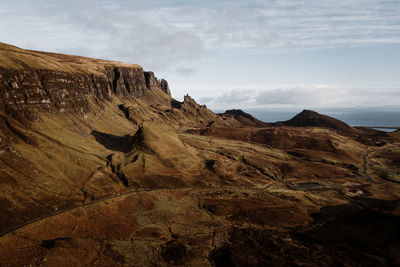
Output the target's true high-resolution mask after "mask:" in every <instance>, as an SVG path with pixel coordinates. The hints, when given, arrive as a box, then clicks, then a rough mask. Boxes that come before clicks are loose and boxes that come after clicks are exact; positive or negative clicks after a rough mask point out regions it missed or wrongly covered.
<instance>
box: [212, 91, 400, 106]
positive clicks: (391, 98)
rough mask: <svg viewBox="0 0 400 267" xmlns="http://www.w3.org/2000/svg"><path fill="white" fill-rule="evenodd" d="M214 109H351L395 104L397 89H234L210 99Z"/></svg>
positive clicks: (399, 96) (399, 94)
mask: <svg viewBox="0 0 400 267" xmlns="http://www.w3.org/2000/svg"><path fill="white" fill-rule="evenodd" d="M208 102H209V104H211V106H212V107H214V108H219V107H220V108H233V107H240V108H262V107H275V108H280V107H281V108H321V107H329V108H353V107H377V106H398V103H400V88H341V87H336V86H327V85H305V86H292V87H290V86H289V87H286V88H278V89H272V88H269V89H261V90H255V89H241V90H238V89H234V90H231V91H229V92H225V93H223V94H222V95H220V96H219V97H217V98H214V99H209V101H208Z"/></svg>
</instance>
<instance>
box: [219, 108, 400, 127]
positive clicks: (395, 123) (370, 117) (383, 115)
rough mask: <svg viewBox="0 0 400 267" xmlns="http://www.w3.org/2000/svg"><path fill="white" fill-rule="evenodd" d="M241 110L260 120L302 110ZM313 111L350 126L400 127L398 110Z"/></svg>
mask: <svg viewBox="0 0 400 267" xmlns="http://www.w3.org/2000/svg"><path fill="white" fill-rule="evenodd" d="M243 111H245V112H247V113H250V114H251V115H253V116H254V117H256V118H257V119H259V120H261V121H264V122H276V121H285V120H289V119H291V118H292V117H293V116H295V115H296V114H298V113H300V112H301V111H302V110H277V109H243ZM314 111H316V112H318V113H320V114H324V115H328V116H331V117H334V118H336V119H338V120H341V121H344V122H345V123H347V124H349V125H351V126H367V127H374V126H375V127H378V126H381V127H398V128H400V110H366V109H331V110H330V109H321V110H318V109H314ZM216 112H224V111H216ZM379 130H383V131H389V132H391V131H394V130H396V129H385V128H380V129H379Z"/></svg>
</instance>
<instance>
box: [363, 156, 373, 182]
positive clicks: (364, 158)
mask: <svg viewBox="0 0 400 267" xmlns="http://www.w3.org/2000/svg"><path fill="white" fill-rule="evenodd" d="M371 153H372V151H371V150H369V149H368V150H367V153H365V155H364V157H363V161H364V162H363V165H362V167H363V169H362V174H363V175H364V178H366V179H367V180H372V179H371V177H370V176H369V175H368V157H369V155H370V154H371Z"/></svg>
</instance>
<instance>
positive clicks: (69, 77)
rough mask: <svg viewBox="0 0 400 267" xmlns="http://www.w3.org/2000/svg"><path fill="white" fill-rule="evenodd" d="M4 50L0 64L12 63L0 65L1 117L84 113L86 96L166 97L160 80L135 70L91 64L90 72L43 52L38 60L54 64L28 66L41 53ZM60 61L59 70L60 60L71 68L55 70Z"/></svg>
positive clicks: (84, 64) (79, 62)
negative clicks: (44, 58)
mask: <svg viewBox="0 0 400 267" xmlns="http://www.w3.org/2000/svg"><path fill="white" fill-rule="evenodd" d="M0 48H4V45H3V46H2V47H0ZM7 49H8V50H7ZM7 49H0V59H2V60H5V61H7V60H8V61H10V62H12V63H10V64H8V65H7V66H1V64H0V111H4V112H5V113H7V114H14V115H15V114H18V115H25V116H27V115H29V113H30V112H31V111H32V110H33V109H45V110H48V111H56V112H82V113H85V112H87V111H88V110H87V109H88V105H87V100H88V98H87V97H93V98H95V99H110V98H111V97H112V95H115V96H117V97H128V98H129V97H141V96H143V95H144V94H145V92H146V90H157V89H159V90H162V91H164V92H165V93H166V94H168V95H171V94H170V91H169V87H168V83H167V82H166V81H165V80H158V79H157V78H156V77H155V76H154V73H153V72H145V71H143V68H142V67H140V66H138V65H133V64H132V65H129V64H124V63H119V62H109V61H99V62H100V63H99V62H95V63H96V65H97V66H100V67H96V68H97V69H94V68H93V67H92V65H93V62H90V60H91V59H86V58H81V57H75V56H66V55H58V54H47V53H45V54H44V55H46V56H47V57H48V58H49V59H48V61H50V62H51V63H54V64H53V65H50V64H48V65H44V64H41V63H40V62H39V63H38V62H34V63H32V59H31V58H30V57H33V56H37V54H40V53H41V52H35V51H26V50H22V49H18V48H14V47H7ZM12 49H13V50H12ZM10 50H11V51H12V52H10ZM4 51H6V52H4ZM2 53H3V54H2ZM25 53H26V54H28V56H27V55H25ZM10 54H11V55H12V56H10ZM4 55H7V58H4ZM40 56H43V55H42V54H40ZM60 58H61V59H62V60H63V64H64V65H65V61H66V59H67V61H69V62H72V63H71V64H70V65H66V66H65V67H64V69H60V68H58V65H56V64H57V63H58V61H59V60H60Z"/></svg>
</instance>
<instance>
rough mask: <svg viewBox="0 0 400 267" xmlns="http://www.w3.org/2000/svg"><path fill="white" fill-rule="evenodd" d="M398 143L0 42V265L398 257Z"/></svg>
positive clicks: (391, 137) (323, 262)
mask: <svg viewBox="0 0 400 267" xmlns="http://www.w3.org/2000/svg"><path fill="white" fill-rule="evenodd" d="M293 126H296V127H293ZM399 140H400V138H399V134H398V133H397V132H396V133H391V134H383V133H382V132H379V131H369V130H360V129H358V130H355V129H353V128H351V127H350V126H348V125H346V124H344V123H342V122H340V121H338V120H336V119H334V118H331V117H327V116H324V115H320V114H317V113H314V112H309V111H304V112H302V113H301V114H299V115H297V116H296V117H295V118H293V119H292V120H289V121H287V122H282V123H280V124H275V125H268V124H264V123H262V122H260V121H258V120H257V119H255V118H254V117H252V116H251V115H248V114H246V113H242V112H240V111H228V112H227V113H225V114H223V115H217V114H214V113H213V112H211V111H210V110H209V109H207V107H206V106H202V105H199V104H197V103H196V101H195V100H194V99H192V98H191V97H190V96H188V95H187V96H185V97H184V101H182V102H179V101H177V100H175V99H173V98H172V97H171V95H170V93H169V86H168V83H167V82H166V81H165V80H158V79H157V78H156V77H155V75H154V73H152V72H147V71H144V70H143V69H142V68H141V67H140V66H138V65H134V64H125V63H119V62H113V61H104V60H98V59H89V58H84V57H77V56H69V55H60V54H53V53H44V52H37V51H28V50H23V49H20V48H17V47H14V46H9V45H5V44H0V184H1V186H0V207H1V209H0V266H292V265H293V266H294V265H296V266H297V265H302V266H331V265H346V266H347V265H348V266H353V265H354V266H356V265H376V266H398V265H400V261H399V257H398V255H399V253H400V244H399V240H400V232H399V229H400V228H399V227H398V226H399V224H400V209H399V201H398V199H400V181H399V178H398V177H399V174H400V165H399V155H400V143H399ZM377 142H379V144H380V145H377ZM238 251H239V252H240V253H238Z"/></svg>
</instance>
